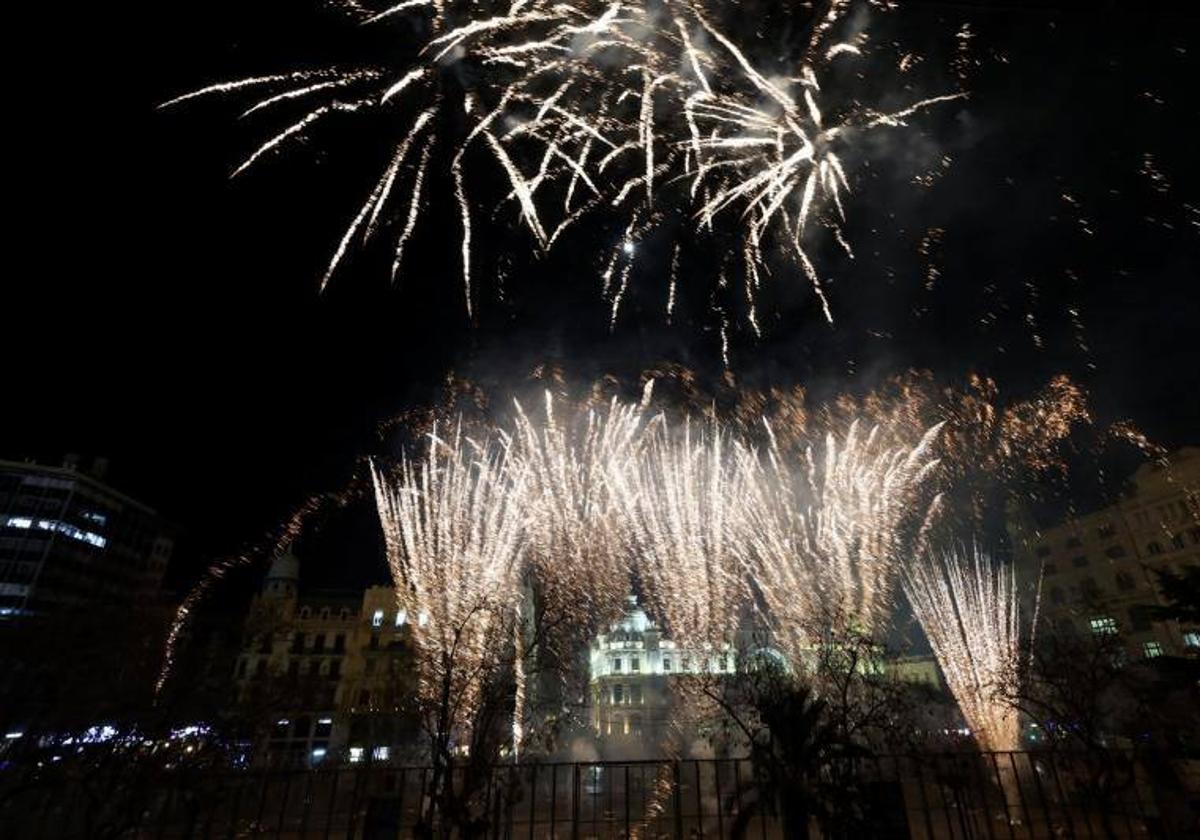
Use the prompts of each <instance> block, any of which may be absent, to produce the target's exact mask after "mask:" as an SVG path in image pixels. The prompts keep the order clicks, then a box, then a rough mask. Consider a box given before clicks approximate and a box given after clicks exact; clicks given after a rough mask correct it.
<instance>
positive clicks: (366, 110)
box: [165, 0, 960, 341]
mask: <svg viewBox="0 0 1200 840" xmlns="http://www.w3.org/2000/svg"><path fill="white" fill-rule="evenodd" d="M341 6H342V8H343V9H344V10H345V12H346V13H347V15H349V16H350V17H351V18H352V19H354V20H355V21H357V23H358V24H359V25H361V27H364V28H366V29H368V30H371V29H380V28H386V30H385V31H386V32H388V33H389V34H391V33H393V32H394V33H395V36H396V39H397V49H396V50H394V51H393V53H392V54H391V55H389V57H388V59H387V60H385V61H382V62H380V63H378V64H364V65H362V66H353V67H349V68H346V67H326V68H318V69H310V70H301V71H295V72H290V73H272V74H264V75H259V76H253V77H249V78H245V79H241V80H237V81H230V82H222V83H218V84H214V85H210V86H208V87H205V88H202V89H200V90H197V91H193V92H190V93H187V94H184V95H183V96H180V97H178V98H176V99H173V100H171V101H170V102H168V103H165V104H166V105H174V104H179V103H183V102H188V101H192V100H195V99H197V98H200V97H203V96H210V95H235V96H239V97H252V99H251V102H250V104H249V105H248V107H247V109H246V110H245V114H244V115H245V116H251V115H253V116H255V117H256V118H263V117H268V116H270V115H271V114H274V113H287V112H288V111H289V110H292V111H293V112H294V111H295V109H296V108H300V109H301V110H300V112H299V113H298V114H297V115H296V116H295V118H294V119H291V120H290V121H284V122H283V125H282V127H281V128H278V129H277V130H276V131H275V132H274V133H272V134H270V135H269V136H268V138H267V139H266V140H265V141H263V142H262V143H261V144H260V145H259V146H258V147H257V148H256V149H255V150H254V151H253V152H252V153H251V154H250V155H248V156H247V157H246V159H245V160H244V161H243V162H242V163H241V164H240V165H239V166H238V167H237V168H236V169H235V171H234V174H235V175H236V174H240V173H242V172H244V171H246V170H247V169H249V168H251V167H252V166H255V165H256V164H258V163H260V162H261V161H263V160H265V159H267V158H269V157H271V156H273V155H275V154H277V153H279V152H282V151H284V150H285V149H287V148H288V147H290V146H292V145H293V144H295V143H297V142H298V141H300V140H302V139H304V138H306V137H308V136H310V134H311V133H312V132H313V131H314V130H316V129H317V128H318V127H319V126H323V125H324V124H326V123H329V122H333V121H335V119H336V118H337V117H339V116H342V117H347V118H353V117H355V116H358V117H362V116H365V115H368V114H372V113H381V114H383V115H385V116H386V117H387V118H388V121H389V125H400V126H401V128H399V129H398V130H397V132H396V135H395V139H394V141H392V142H391V143H390V146H391V151H390V154H389V156H388V158H387V160H386V162H385V163H383V165H382V167H381V171H380V174H379V175H378V177H377V179H376V182H375V184H374V186H373V187H372V188H371V189H370V191H369V192H368V194H367V196H366V199H365V200H364V201H363V203H362V204H361V205H360V206H359V208H358V210H357V212H356V213H355V214H354V215H353V216H352V218H351V221H350V224H349V225H348V227H347V229H346V231H345V233H344V234H343V236H342V238H341V240H340V241H339V243H338V245H337V247H336V248H335V250H334V253H333V256H332V258H331V260H330V262H329V265H328V266H327V269H326V271H325V273H324V276H323V278H322V281H321V285H322V287H324V285H325V284H327V283H328V282H329V280H330V279H331V277H332V276H333V275H334V273H335V272H336V271H337V269H338V268H339V267H340V266H341V265H342V263H343V261H344V260H345V258H346V256H347V254H348V253H349V252H350V250H351V249H352V248H353V247H355V246H356V245H358V244H360V243H365V242H367V241H369V240H371V239H372V238H374V237H376V236H378V235H380V234H381V232H383V231H384V230H387V231H390V232H391V233H390V235H391V237H392V248H393V252H394V253H393V259H392V275H393V279H395V278H396V277H397V276H398V275H399V274H400V272H401V271H402V269H403V262H404V255H405V249H406V247H407V245H408V244H409V243H410V242H411V241H412V237H413V236H414V233H415V231H416V228H417V225H418V224H419V221H420V217H421V207H422V205H423V203H424V202H426V201H427V200H428V196H429V195H430V194H431V192H436V191H435V190H433V189H431V187H430V186H429V185H428V181H429V179H430V178H431V177H434V176H435V175H437V176H438V177H442V178H445V179H448V182H449V187H450V189H449V190H448V192H450V193H452V194H453V195H454V197H455V203H456V204H457V207H458V212H459V217H460V220H461V225H462V230H461V234H462V248H461V251H462V278H463V296H464V302H465V306H466V310H467V313H468V317H473V315H474V312H475V302H476V300H477V298H478V296H479V290H478V289H476V288H475V287H474V285H473V279H472V278H473V273H472V262H473V251H472V242H473V227H474V226H475V225H476V223H477V222H476V219H477V217H478V216H479V215H480V213H481V209H482V208H481V207H480V206H479V201H478V200H477V199H476V197H475V195H476V193H477V192H482V193H484V194H486V193H487V190H486V189H485V190H476V189H475V186H476V185H475V184H473V181H474V180H476V179H475V178H473V177H472V176H471V174H470V172H469V170H471V169H472V168H474V167H476V166H478V158H479V156H480V154H482V155H483V156H485V157H487V158H490V159H491V161H492V163H493V164H494V167H495V170H494V171H496V172H498V173H499V174H500V177H501V179H502V181H503V182H504V183H505V184H506V187H505V190H506V192H507V195H506V196H504V197H503V198H502V199H501V201H500V206H499V207H498V208H496V209H498V210H501V209H503V208H504V207H505V206H507V205H509V204H511V205H512V206H513V208H514V209H515V214H516V221H517V223H518V224H519V226H520V227H522V228H524V229H525V231H527V234H528V241H529V243H530V245H531V246H532V249H533V250H534V251H535V252H537V253H542V252H545V251H547V250H548V249H550V248H551V247H552V246H553V245H554V244H555V243H556V242H558V241H560V239H561V237H562V235H563V233H564V231H566V230H567V229H568V228H570V227H571V226H573V225H575V224H576V223H577V222H579V221H580V220H581V219H583V218H592V219H599V220H600V221H599V222H598V224H600V225H601V226H602V227H604V228H605V229H612V230H614V231H619V235H617V236H616V237H615V240H616V241H614V242H613V243H612V247H611V250H609V251H608V252H607V253H606V254H603V255H601V256H600V258H599V261H598V265H597V271H598V273H599V275H600V278H601V281H602V291H603V294H604V296H605V298H606V300H607V301H608V304H609V307H610V318H611V321H612V322H613V323H615V322H616V320H617V318H618V316H619V314H620V311H621V308H622V304H623V302H624V301H625V300H626V299H627V292H628V288H629V284H630V279H631V276H632V274H633V271H634V265H635V261H636V260H637V259H638V258H639V249H638V248H637V243H638V242H639V241H640V240H641V239H643V238H645V237H647V236H649V235H651V234H652V233H655V232H657V231H660V230H661V231H666V232H667V233H668V235H669V236H676V235H677V234H676V233H675V231H679V232H682V231H685V230H687V231H693V232H694V231H695V229H696V227H697V225H698V226H699V230H700V233H701V235H702V236H715V235H718V234H719V235H721V236H722V241H723V242H724V241H725V238H726V236H727V235H730V234H731V235H732V237H733V239H734V240H735V241H736V242H738V243H740V246H735V249H736V248H737V247H740V249H741V251H742V253H743V260H742V262H743V269H744V276H745V298H746V300H745V303H746V317H747V321H748V323H749V324H750V326H751V327H752V329H753V330H754V332H755V333H758V332H759V331H760V329H759V320H758V315H757V306H756V299H757V293H758V289H759V286H760V283H761V280H762V278H763V277H765V276H766V275H768V274H770V273H771V272H770V262H771V261H772V254H775V255H777V256H781V257H783V258H785V259H786V260H787V261H788V263H789V264H790V265H793V266H797V267H798V268H799V269H800V272H801V274H802V275H803V276H805V277H807V279H808V281H809V282H810V283H811V285H812V287H813V289H814V291H815V293H816V295H817V297H818V298H819V300H820V304H821V308H822V311H823V312H824V314H825V317H826V318H828V319H830V320H832V318H833V310H832V306H831V303H830V301H829V300H828V297H827V295H826V294H825V291H824V286H823V284H822V282H821V280H820V276H819V272H818V270H817V268H816V266H815V265H814V263H813V261H812V259H810V257H809V255H808V250H807V244H806V243H807V242H808V241H809V240H810V238H811V232H810V231H811V228H813V227H814V226H816V223H817V222H819V223H820V226H823V227H825V228H827V229H829V230H831V231H832V232H833V235H834V237H835V238H836V239H837V241H839V242H840V243H842V244H843V246H844V247H846V248H847V250H849V245H848V244H847V243H846V240H845V238H844V236H843V234H842V230H841V220H843V219H844V217H845V206H844V197H845V195H846V193H847V192H848V190H849V186H850V180H849V178H848V175H847V172H846V171H845V167H844V164H843V159H844V149H845V148H847V146H848V145H849V144H852V143H853V137H854V135H855V134H856V133H859V132H861V131H864V130H869V129H872V128H876V127H880V126H900V125H903V124H904V121H905V119H906V118H908V117H910V116H911V115H913V114H914V113H916V112H917V111H919V110H920V109H922V108H925V107H927V106H929V105H932V104H934V103H936V102H941V101H945V100H947V99H952V98H955V97H957V96H959V95H960V94H950V95H946V96H938V97H933V98H929V99H924V100H921V101H917V102H914V103H912V104H910V105H908V106H906V107H904V108H901V109H899V110H894V111H890V112H881V111H876V110H871V109H869V108H865V107H862V106H858V105H847V104H840V105H839V107H831V106H830V104H829V102H828V101H833V102H836V100H837V95H836V91H833V92H831V91H830V90H829V89H828V88H827V87H826V88H823V87H822V84H821V76H822V75H823V74H824V73H825V71H826V70H828V69H829V68H831V67H832V66H833V65H834V64H835V63H837V62H841V61H848V60H853V59H854V57H855V56H858V55H860V54H861V53H862V52H863V47H864V44H865V41H866V38H865V35H864V34H863V33H861V32H857V33H855V34H853V35H852V36H850V37H849V38H848V39H845V40H839V39H838V37H837V36H838V30H839V27H840V26H841V25H842V24H843V23H844V18H845V17H846V16H847V13H848V11H849V9H850V6H851V4H850V3H847V2H836V3H832V4H830V7H829V9H828V12H827V13H826V14H825V15H824V16H822V17H819V18H817V17H814V19H813V20H812V21H811V31H810V33H809V39H808V41H807V43H806V44H805V45H803V48H802V51H801V53H800V54H799V55H798V56H797V57H796V60H795V68H794V69H795V71H796V72H794V73H792V74H790V75H788V74H785V75H783V76H780V75H778V74H773V73H768V71H766V70H764V69H762V67H760V66H759V65H758V64H756V62H755V60H754V57H753V56H752V55H750V54H749V53H748V52H747V50H746V48H745V47H744V46H742V45H739V44H738V43H737V42H736V40H735V38H734V37H733V36H731V35H729V34H727V33H726V31H725V30H724V29H723V28H722V26H721V21H722V20H723V19H725V18H727V17H729V16H730V15H731V14H733V15H734V16H735V17H736V16H740V15H743V14H744V13H745V10H744V9H741V8H740V7H739V8H738V9H736V10H735V11H734V12H731V11H730V10H729V9H728V8H725V7H723V6H722V5H721V4H716V3H711V2H702V1H701V0H676V2H669V3H644V2H602V1H601V0H595V2H593V1H592V0H574V2H569V3H562V2H550V0H513V1H512V2H499V1H498V0H492V2H477V1H476V2H465V0H461V1H459V2H456V1H455V0H406V2H401V3H383V4H378V5H374V4H364V3H360V2H344V3H342V4H341ZM394 56H399V58H396V57H394ZM775 61H777V59H775ZM822 98H825V99H826V100H828V101H827V102H826V104H825V105H822V104H821V103H820V100H821V99H822ZM477 150H478V152H477ZM435 170H436V172H435ZM484 212H486V210H484ZM722 247H724V246H722ZM674 254H675V256H673V257H672V271H671V272H670V274H671V280H670V290H669V292H668V294H667V295H666V296H665V303H666V309H667V312H666V315H667V317H668V319H669V318H670V317H671V315H672V312H673V309H674V307H675V301H676V281H677V269H678V248H677V247H676V248H675V249H674ZM722 278H723V279H722V281H721V285H724V284H725V283H726V282H727V280H726V279H724V273H722ZM719 314H720V315H721V318H722V323H723V324H726V323H727V321H728V314H727V313H725V312H724V310H722V311H721V312H720V313H719ZM726 333H727V327H726V328H725V329H723V335H726ZM725 340H726V341H727V337H726V339H725Z"/></svg>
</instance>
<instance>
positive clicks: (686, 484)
mask: <svg viewBox="0 0 1200 840" xmlns="http://www.w3.org/2000/svg"><path fill="white" fill-rule="evenodd" d="M752 458H753V453H752V452H751V451H750V450H749V449H747V448H746V447H745V446H744V445H743V444H741V443H739V442H737V441H735V440H732V439H731V438H730V436H729V435H728V433H726V432H725V431H723V430H722V429H721V428H720V427H718V426H715V425H712V426H710V427H707V428H703V429H700V430H697V429H695V428H693V425H692V423H691V422H690V421H685V422H684V423H683V426H682V428H681V429H678V430H675V429H672V428H671V427H670V425H669V424H668V423H667V421H666V419H665V417H663V416H662V415H659V416H658V417H656V418H655V421H654V423H653V424H652V426H651V427H650V428H649V429H648V431H647V441H646V445H645V447H644V455H643V460H642V463H640V464H638V465H636V468H635V469H634V470H631V471H629V474H627V475H625V476H623V478H624V480H625V487H626V488H627V489H626V490H625V492H624V493H623V494H622V498H623V499H624V500H625V501H626V502H627V504H628V508H627V516H628V518H629V520H630V523H631V527H632V530H633V549H634V551H635V553H636V558H637V560H636V562H637V564H638V569H639V571H640V572H641V574H642V577H643V579H644V580H645V583H646V587H647V593H646V594H647V600H648V601H649V602H650V604H651V605H652V607H653V608H654V610H655V611H656V612H657V613H658V614H659V615H660V616H662V617H663V618H664V619H665V620H666V622H667V624H668V626H669V630H670V633H671V635H672V637H673V638H674V639H675V640H676V641H678V642H679V643H681V644H684V645H686V646H688V647H692V648H696V647H699V646H701V645H719V644H726V643H729V642H730V641H731V639H730V634H731V633H733V632H734V631H735V630H736V629H737V627H738V624H739V623H740V620H741V611H742V609H743V608H744V607H745V605H746V604H747V603H748V593H749V589H748V587H747V581H746V576H745V573H744V570H743V569H742V567H741V566H740V564H739V562H738V553H737V550H736V548H737V545H738V543H739V542H740V541H741V540H742V539H743V538H744V537H745V534H746V524H747V522H746V509H745V499H746V492H745V490H746V487H745V485H746V482H747V481H748V480H750V479H751V478H752V477H753V475H754V472H753V470H752V469H751V468H750V462H751V460H752Z"/></svg>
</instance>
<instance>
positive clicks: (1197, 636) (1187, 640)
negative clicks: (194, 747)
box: [1183, 630, 1200, 648]
mask: <svg viewBox="0 0 1200 840" xmlns="http://www.w3.org/2000/svg"><path fill="white" fill-rule="evenodd" d="M1183 643H1184V644H1185V645H1187V646H1188V647H1191V648H1194V647H1200V630H1189V631H1188V632H1186V633H1184V634H1183Z"/></svg>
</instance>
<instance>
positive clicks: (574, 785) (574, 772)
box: [571, 763, 580, 840]
mask: <svg viewBox="0 0 1200 840" xmlns="http://www.w3.org/2000/svg"><path fill="white" fill-rule="evenodd" d="M579 792H580V784H579V764H578V763H576V764H574V765H572V766H571V840H579Z"/></svg>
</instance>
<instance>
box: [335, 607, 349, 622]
mask: <svg viewBox="0 0 1200 840" xmlns="http://www.w3.org/2000/svg"><path fill="white" fill-rule="evenodd" d="M349 617H350V610H348V609H346V608H345V607H342V608H341V609H340V610H338V618H340V619H341V620H342V621H345V620H346V619H347V618H349Z"/></svg>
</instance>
